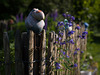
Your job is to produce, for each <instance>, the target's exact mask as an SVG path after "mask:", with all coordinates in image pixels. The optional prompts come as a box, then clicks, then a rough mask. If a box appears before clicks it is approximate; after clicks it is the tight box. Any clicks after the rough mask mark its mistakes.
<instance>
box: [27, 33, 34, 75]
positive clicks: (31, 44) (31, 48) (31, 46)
mask: <svg viewBox="0 0 100 75" xmlns="http://www.w3.org/2000/svg"><path fill="white" fill-rule="evenodd" d="M28 51H29V52H28V53H29V58H28V59H29V75H33V54H34V32H33V31H29V49H28Z"/></svg>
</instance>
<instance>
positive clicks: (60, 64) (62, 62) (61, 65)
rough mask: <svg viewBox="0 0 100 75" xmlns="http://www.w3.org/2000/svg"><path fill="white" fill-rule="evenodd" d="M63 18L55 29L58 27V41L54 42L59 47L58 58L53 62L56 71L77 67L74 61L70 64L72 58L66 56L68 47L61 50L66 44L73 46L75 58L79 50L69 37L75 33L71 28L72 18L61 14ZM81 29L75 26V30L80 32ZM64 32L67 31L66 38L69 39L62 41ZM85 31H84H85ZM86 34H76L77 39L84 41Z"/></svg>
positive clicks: (73, 18)
mask: <svg viewBox="0 0 100 75" xmlns="http://www.w3.org/2000/svg"><path fill="white" fill-rule="evenodd" d="M63 17H64V18H65V19H64V21H60V22H58V23H57V27H58V30H59V32H58V34H59V37H58V40H57V41H56V42H55V44H57V45H59V48H58V51H59V52H60V53H59V56H60V57H58V58H57V60H56V61H55V69H57V70H59V69H60V70H67V69H69V70H71V69H73V68H75V67H77V66H78V65H77V63H76V61H75V62H74V63H72V58H71V57H70V56H68V55H67V51H68V50H69V49H68V47H66V49H63V48H62V46H63V45H65V46H66V45H67V44H68V43H70V44H73V45H75V47H76V49H75V51H74V53H73V55H74V56H76V55H77V54H78V51H79V50H80V49H79V48H78V47H77V46H76V42H75V41H74V40H73V39H72V38H71V37H70V36H71V35H73V34H74V33H75V31H73V30H72V26H73V21H74V20H75V17H74V16H71V15H70V14H68V15H66V14H65V13H64V14H63ZM80 29H81V27H80V26H79V24H77V25H76V27H75V30H80ZM64 30H65V31H67V32H68V33H67V37H69V39H67V40H64V41H62V36H63V35H64V33H63V32H64ZM85 30H86V29H85ZM87 34H88V32H87V31H84V32H83V33H82V34H81V35H80V34H78V36H77V37H78V38H81V39H85V38H86V35H87ZM81 53H84V51H81Z"/></svg>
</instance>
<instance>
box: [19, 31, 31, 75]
mask: <svg viewBox="0 0 100 75" xmlns="http://www.w3.org/2000/svg"><path fill="white" fill-rule="evenodd" d="M21 38H22V59H23V63H24V75H28V58H29V57H28V34H27V32H23V33H22V35H21Z"/></svg>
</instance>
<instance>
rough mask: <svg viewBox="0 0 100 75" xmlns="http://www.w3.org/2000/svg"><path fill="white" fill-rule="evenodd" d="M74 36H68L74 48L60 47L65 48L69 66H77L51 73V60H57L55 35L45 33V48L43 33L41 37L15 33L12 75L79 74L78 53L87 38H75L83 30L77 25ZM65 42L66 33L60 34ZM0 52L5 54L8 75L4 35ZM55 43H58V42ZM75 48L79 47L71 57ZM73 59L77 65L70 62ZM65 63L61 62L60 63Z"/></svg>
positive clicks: (67, 45) (8, 60)
mask: <svg viewBox="0 0 100 75" xmlns="http://www.w3.org/2000/svg"><path fill="white" fill-rule="evenodd" d="M75 25H76V24H74V26H73V30H74V31H75V33H74V34H73V35H71V36H70V37H71V38H72V39H73V40H74V41H76V42H75V43H76V45H73V44H70V43H68V44H64V45H62V46H61V48H62V49H67V48H68V49H69V50H68V51H66V53H67V55H68V56H69V57H71V58H72V62H73V63H77V64H78V67H76V68H73V70H72V71H69V70H64V71H53V68H52V66H55V65H54V62H55V60H56V59H57V58H58V57H60V55H59V53H60V51H59V50H57V48H58V47H59V46H60V45H56V44H55V42H56V40H57V37H59V35H58V34H56V33H55V32H54V31H53V32H50V33H49V38H47V39H48V45H47V48H46V32H45V30H43V31H42V33H41V34H35V33H34V32H33V31H29V32H23V33H22V34H21V33H20V31H18V30H17V31H16V36H15V75H80V58H81V51H84V50H86V44H87V38H86V39H81V38H79V37H78V35H81V34H82V32H83V31H84V25H80V26H81V30H77V29H75ZM66 39H69V37H68V36H67V31H64V32H63V36H62V42H64V40H66ZM3 43H4V51H5V52H4V53H5V75H11V64H7V63H10V62H11V61H10V47H9V37H8V34H7V32H5V33H4V34H3ZM58 44H59V43H58ZM76 48H80V51H78V53H77V55H76V56H75V55H73V53H74V51H75V49H76ZM74 60H76V61H77V62H74ZM63 61H65V60H63Z"/></svg>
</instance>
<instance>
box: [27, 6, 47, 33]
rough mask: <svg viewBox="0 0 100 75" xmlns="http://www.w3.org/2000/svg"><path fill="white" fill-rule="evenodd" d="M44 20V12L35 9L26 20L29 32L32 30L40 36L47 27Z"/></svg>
mask: <svg viewBox="0 0 100 75" xmlns="http://www.w3.org/2000/svg"><path fill="white" fill-rule="evenodd" d="M44 18H45V15H44V13H43V11H41V10H39V9H36V8H34V9H33V10H32V11H31V12H30V13H29V15H28V17H27V18H26V20H25V25H26V28H27V29H28V30H32V31H33V32H34V33H36V34H39V33H40V32H41V31H42V29H43V27H44V25H45V23H44V20H43V19H44Z"/></svg>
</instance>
